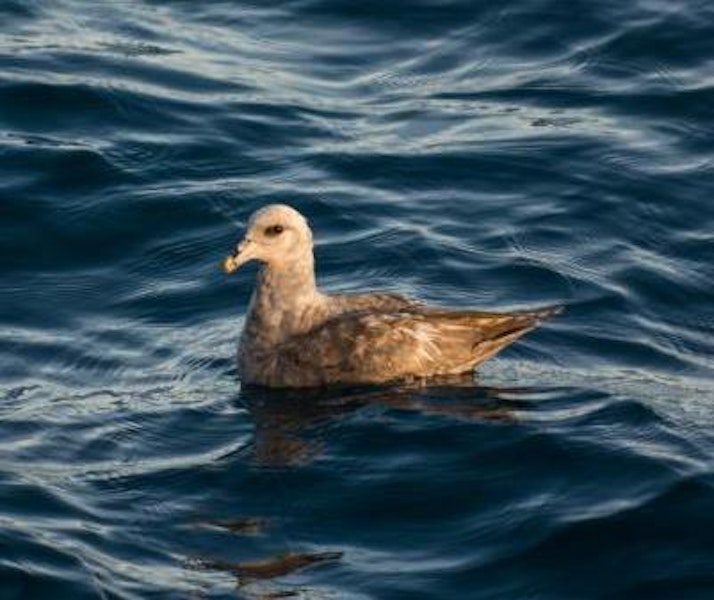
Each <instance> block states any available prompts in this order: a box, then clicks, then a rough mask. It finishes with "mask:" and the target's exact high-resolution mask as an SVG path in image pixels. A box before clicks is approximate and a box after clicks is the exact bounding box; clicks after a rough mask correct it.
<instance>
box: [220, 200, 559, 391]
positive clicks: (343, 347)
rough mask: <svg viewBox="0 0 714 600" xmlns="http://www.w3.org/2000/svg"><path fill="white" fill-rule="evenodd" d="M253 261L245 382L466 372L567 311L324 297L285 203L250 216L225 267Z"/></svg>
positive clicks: (302, 229) (303, 382)
mask: <svg viewBox="0 0 714 600" xmlns="http://www.w3.org/2000/svg"><path fill="white" fill-rule="evenodd" d="M252 260H257V261H259V262H260V263H262V265H261V268H260V271H259V273H258V281H257V285H256V287H255V290H254V291H253V296H252V298H251V301H250V306H249V308H248V314H247V316H246V321H245V327H244V329H243V333H242V335H241V339H240V347H239V351H238V367H239V371H240V376H241V380H242V381H243V383H245V384H249V385H262V386H268V387H276V388H293V387H323V386H330V385H340V384H342V385H345V384H350V385H352V384H380V383H388V382H399V381H413V380H427V379H428V378H431V377H437V376H445V375H456V374H461V373H467V372H469V371H472V370H473V369H474V368H475V367H476V366H477V365H479V364H480V363H482V362H484V361H485V360H487V359H488V358H491V357H492V356H493V355H494V354H496V353H497V352H498V351H499V350H501V349H502V348H504V347H505V346H508V345H509V344H511V343H512V342H514V341H515V340H516V339H518V338H519V337H521V336H522V335H524V334H525V333H527V332H528V331H530V330H531V329H533V328H534V327H536V326H538V325H539V324H540V323H541V322H542V321H543V320H544V319H546V318H548V317H550V316H552V315H554V314H556V313H558V312H560V310H561V309H560V307H549V308H541V309H537V310H532V311H523V312H509V313H494V312H482V311H474V310H448V309H443V308H437V307H433V306H427V305H424V304H422V303H420V302H416V301H414V300H410V299H408V298H404V297H402V296H399V295H397V294H390V293H366V294H332V295H330V294H326V293H324V292H322V291H320V289H319V288H318V286H317V284H316V281H315V259H314V254H313V238H312V231H311V230H310V227H309V225H308V222H307V220H306V219H305V218H304V217H303V216H302V215H301V214H300V213H299V212H298V211H296V210H295V209H294V208H291V207H290V206H287V205H283V204H272V205H269V206H265V207H264V208H261V209H260V210H258V211H256V212H255V213H254V214H253V215H252V216H251V218H250V220H249V222H248V228H247V231H246V234H245V237H244V238H243V240H242V241H241V242H240V243H239V244H238V246H237V247H236V249H235V251H234V253H233V254H231V255H230V256H228V257H227V258H226V259H225V260H224V261H223V270H224V271H225V272H226V273H233V272H234V271H236V270H237V269H238V268H239V267H240V266H241V265H243V264H245V263H247V262H249V261H252Z"/></svg>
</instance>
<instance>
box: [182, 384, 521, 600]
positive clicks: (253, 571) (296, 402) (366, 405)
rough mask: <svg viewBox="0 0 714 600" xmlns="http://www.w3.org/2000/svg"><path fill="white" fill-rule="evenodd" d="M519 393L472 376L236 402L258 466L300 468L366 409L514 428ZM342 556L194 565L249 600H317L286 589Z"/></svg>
mask: <svg viewBox="0 0 714 600" xmlns="http://www.w3.org/2000/svg"><path fill="white" fill-rule="evenodd" d="M521 391H522V390H521V389H519V388H513V387H511V388H503V387H502V388H494V387H484V386H480V385H478V383H477V382H476V381H475V380H474V378H473V377H472V376H468V377H456V378H454V377H450V378H443V379H440V380H438V381H435V380H432V381H430V382H429V385H428V386H424V385H421V384H419V383H413V384H400V385H394V386H389V387H379V388H351V389H347V388H340V389H328V390H319V391H317V390H286V391H275V390H268V389H265V388H257V387H244V388H243V389H242V390H241V393H240V396H239V397H238V400H237V401H238V402H239V403H240V404H241V405H243V406H244V407H245V408H247V409H248V410H249V412H250V414H251V416H252V419H253V421H254V424H255V431H254V441H253V456H252V459H253V461H254V462H255V464H256V465H257V466H259V467H265V468H273V467H282V468H285V467H299V466H302V465H305V464H308V463H310V462H311V461H313V460H316V459H318V458H319V457H320V455H321V453H322V451H323V449H324V446H325V445H326V444H328V443H329V431H330V428H331V427H333V426H335V425H338V424H339V423H340V422H341V421H343V420H344V419H346V418H348V417H350V416H351V415H355V414H358V413H359V412H360V411H363V410H373V409H374V408H377V409H379V410H386V411H391V410H393V411H401V412H408V413H418V414H420V415H426V416H433V415H436V416H443V417H445V418H450V419H458V420H469V421H477V422H478V421H481V422H484V421H499V422H510V421H514V420H515V419H516V415H515V412H514V410H513V407H514V402H513V396H514V395H515V396H517V395H518V393H519V392H521ZM196 525H200V526H204V527H210V528H219V529H222V530H225V531H229V532H231V533H232V534H234V535H236V536H239V537H245V536H255V535H258V536H262V535H265V534H266V533H267V529H268V525H269V520H268V519H266V518H263V517H256V516H253V517H245V516H241V517H235V518H230V519H225V518H224V519H205V520H202V521H199V522H197V523H196ZM342 558H343V556H342V552H340V551H335V550H334V549H329V548H328V549H321V550H320V551H317V552H314V551H310V552H295V551H290V552H285V553H279V554H275V555H272V556H268V557H264V558H262V559H260V560H256V561H250V562H230V561H225V560H214V559H203V558H202V559H197V560H194V561H192V566H193V567H194V568H200V569H208V570H218V571H223V572H227V573H230V574H231V575H233V576H234V577H235V578H236V581H237V584H238V590H239V594H240V595H241V596H242V597H245V598H249V599H250V600H267V599H268V598H289V597H296V596H301V597H302V596H303V593H302V592H303V591H304V592H306V595H307V597H313V595H314V594H313V592H314V590H313V591H309V592H308V591H307V590H299V589H296V588H285V587H282V586H281V587H276V584H277V585H278V586H280V584H278V583H277V582H276V581H275V580H278V581H280V580H281V579H283V578H284V577H285V576H287V575H291V574H292V573H294V572H296V571H302V570H303V569H306V568H310V567H314V566H318V565H321V564H323V563H330V562H339V561H340V560H341V559H342Z"/></svg>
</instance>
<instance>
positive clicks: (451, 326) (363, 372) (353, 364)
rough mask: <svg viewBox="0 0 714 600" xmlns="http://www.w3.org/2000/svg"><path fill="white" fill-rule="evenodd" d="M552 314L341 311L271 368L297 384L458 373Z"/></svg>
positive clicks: (288, 346)
mask: <svg viewBox="0 0 714 600" xmlns="http://www.w3.org/2000/svg"><path fill="white" fill-rule="evenodd" d="M554 312H556V310H554V309H545V310H541V311H534V312H524V313H510V314H498V313H481V312H428V313H426V312H425V313H416V312H403V313H399V312H397V313H376V314H375V313H372V312H370V313H366V312H365V313H358V312H357V313H349V314H343V315H341V316H338V317H335V318H333V319H331V320H329V321H327V322H326V323H324V324H322V325H321V326H319V327H317V328H316V329H313V330H312V331H310V332H308V333H307V334H304V335H301V336H297V337H296V338H294V339H292V340H290V341H289V342H287V343H285V344H283V345H282V346H281V347H280V349H279V350H278V352H277V357H276V358H277V364H276V367H277V372H278V373H280V378H281V379H282V380H284V385H286V386H303V387H304V386H317V385H327V384H334V383H381V382H387V381H393V380H399V379H404V378H410V377H416V378H422V377H429V376H433V375H445V374H453V373H463V372H465V371H468V370H469V369H472V368H473V367H474V366H476V365H477V364H479V363H481V362H483V361H484V360H486V359H488V358H490V357H491V356H493V355H494V354H495V353H496V352H498V351H499V350H500V349H501V348H503V347H504V346H507V345H508V344H510V343H511V342H513V341H514V340H516V339H517V338H519V337H520V336H522V335H523V334H524V333H526V332H528V331H530V330H531V329H533V328H534V327H535V326H537V325H538V324H539V323H540V322H541V321H542V320H543V319H545V318H546V317H548V316H550V315H552V314H554Z"/></svg>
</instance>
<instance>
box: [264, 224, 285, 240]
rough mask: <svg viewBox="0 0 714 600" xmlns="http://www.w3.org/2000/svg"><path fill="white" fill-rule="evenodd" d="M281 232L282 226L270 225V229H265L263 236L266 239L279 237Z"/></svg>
mask: <svg viewBox="0 0 714 600" xmlns="http://www.w3.org/2000/svg"><path fill="white" fill-rule="evenodd" d="M282 232H283V226H282V225H271V226H270V227H266V228H265V235H267V236H268V237H275V236H276V235H280V234H281V233H282Z"/></svg>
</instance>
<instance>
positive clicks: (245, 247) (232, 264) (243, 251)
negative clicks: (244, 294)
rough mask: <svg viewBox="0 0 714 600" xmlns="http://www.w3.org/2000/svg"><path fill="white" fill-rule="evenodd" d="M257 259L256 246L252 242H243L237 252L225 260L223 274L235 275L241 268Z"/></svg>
mask: <svg viewBox="0 0 714 600" xmlns="http://www.w3.org/2000/svg"><path fill="white" fill-rule="evenodd" d="M255 257H256V245H255V242H253V241H252V240H243V241H242V242H241V243H240V244H238V247H237V248H236V250H235V252H234V253H233V254H231V255H230V256H226V258H225V259H224V260H223V265H222V266H223V272H224V273H226V274H227V275H230V274H231V273H235V272H236V271H237V270H238V269H239V268H240V267H241V266H243V265H244V264H245V263H247V262H248V261H250V260H253V259H254V258H255Z"/></svg>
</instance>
